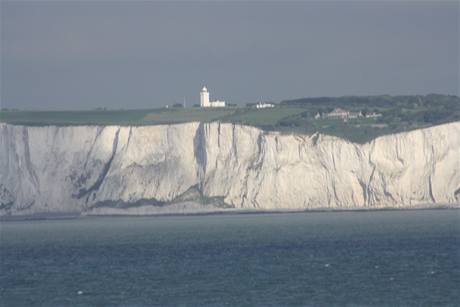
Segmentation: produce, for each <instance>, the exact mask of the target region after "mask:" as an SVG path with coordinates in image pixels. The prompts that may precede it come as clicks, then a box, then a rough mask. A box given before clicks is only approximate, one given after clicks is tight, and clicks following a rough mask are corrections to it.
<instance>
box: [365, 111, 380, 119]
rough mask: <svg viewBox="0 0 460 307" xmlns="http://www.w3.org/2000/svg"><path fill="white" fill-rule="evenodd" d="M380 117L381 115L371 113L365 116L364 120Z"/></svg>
mask: <svg viewBox="0 0 460 307" xmlns="http://www.w3.org/2000/svg"><path fill="white" fill-rule="evenodd" d="M380 116H382V114H381V113H376V112H372V113H368V114H366V116H365V117H366V118H377V117H380Z"/></svg>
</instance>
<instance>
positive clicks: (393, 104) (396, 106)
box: [0, 94, 460, 143]
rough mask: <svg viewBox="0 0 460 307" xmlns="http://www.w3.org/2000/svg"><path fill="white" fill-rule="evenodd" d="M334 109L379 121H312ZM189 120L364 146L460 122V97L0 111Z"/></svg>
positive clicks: (81, 118)
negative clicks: (258, 106) (392, 135)
mask: <svg viewBox="0 0 460 307" xmlns="http://www.w3.org/2000/svg"><path fill="white" fill-rule="evenodd" d="M337 107H340V108H342V109H345V110H347V111H350V112H362V113H363V114H364V115H366V114H370V113H378V114H381V116H380V117H377V118H366V117H364V116H363V117H359V118H354V119H348V120H346V121H344V120H342V119H331V118H319V119H315V115H316V114H318V113H320V114H327V113H329V112H330V111H332V110H333V109H334V108H337ZM190 121H202V122H212V121H221V122H231V123H239V124H245V125H251V126H256V127H259V128H262V129H264V130H268V131H281V132H285V133H291V132H298V133H315V132H321V133H325V134H330V135H335V136H339V137H343V138H346V139H349V140H351V141H354V142H360V143H363V142H367V141H369V140H372V139H374V138H375V137H378V136H380V135H385V134H390V133H397V132H401V131H408V130H413V129H418V128H424V127H429V126H433V125H438V124H443V123H448V122H454V121H460V98H459V97H457V96H449V95H434V94H432V95H426V96H419V95H417V96H387V95H384V96H349V97H320V98H303V99H296V100H286V101H282V102H281V103H280V104H279V105H278V106H277V107H275V108H272V109H260V110H257V109H251V108H243V107H231V108H223V109H200V108H169V109H165V108H162V109H145V110H116V111H115V110H92V111H7V110H3V111H1V112H0V122H6V123H12V124H25V125H84V124H97V125H155V124H172V123H183V122H190Z"/></svg>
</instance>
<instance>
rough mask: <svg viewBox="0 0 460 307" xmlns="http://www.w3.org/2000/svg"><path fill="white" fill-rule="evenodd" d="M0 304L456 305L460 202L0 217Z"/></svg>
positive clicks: (459, 280) (458, 298)
mask: <svg viewBox="0 0 460 307" xmlns="http://www.w3.org/2000/svg"><path fill="white" fill-rule="evenodd" d="M0 231H1V232H0V235H1V236H0V262H1V263H0V264H1V267H0V269H1V272H0V305H1V306H344V305H347V306H460V210H457V209H444V210H394V211H345V212H299V213H271V214H216V215H195V216H193V215H192V216H157V217H153V216H150V217H84V218H76V219H55V220H23V221H2V222H1V224H0Z"/></svg>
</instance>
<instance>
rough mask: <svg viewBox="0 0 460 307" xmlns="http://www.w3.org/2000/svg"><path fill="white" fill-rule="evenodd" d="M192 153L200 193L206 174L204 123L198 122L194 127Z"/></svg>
mask: <svg viewBox="0 0 460 307" xmlns="http://www.w3.org/2000/svg"><path fill="white" fill-rule="evenodd" d="M193 153H194V155H195V160H196V163H197V165H198V174H197V176H198V179H199V186H198V189H199V190H200V193H202V192H203V186H202V185H203V182H204V176H205V174H206V162H207V156H206V130H205V123H200V124H199V125H198V128H197V129H196V133H195V137H194V138H193Z"/></svg>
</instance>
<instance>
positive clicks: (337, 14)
mask: <svg viewBox="0 0 460 307" xmlns="http://www.w3.org/2000/svg"><path fill="white" fill-rule="evenodd" d="M1 60H2V62H1V105H2V106H3V107H10V108H11V107H15V108H28V109H32V108H33V109H88V108H94V107H98V106H101V107H109V108H142V107H156V106H162V105H164V104H170V103H173V102H176V101H177V102H182V100H183V97H184V96H185V97H186V100H187V103H188V104H189V105H191V104H193V103H198V99H199V90H200V88H201V87H202V86H203V85H204V84H205V85H207V86H208V88H209V90H210V92H211V99H219V98H221V99H225V100H227V102H230V103H245V102H250V101H256V100H258V99H260V98H262V99H268V100H274V101H279V100H282V99H289V98H299V97H311V96H341V95H360V94H426V93H433V92H434V93H443V94H455V95H458V94H459V2H458V1H450V2H440V1H436V2H426V1H424V2H414V1H412V2H395V1H391V2H388V1H387V2H375V1H361V2H349V1H339V2H322V3H320V2H306V1H305V2H290V3H284V2H283V3H282V2H251V3H247V2H219V3H211V2H175V3H166V2H134V3H133V2H128V1H126V2H121V1H120V2H110V1H100V2H95V1H84V2H68V1H66V2H42V1H29V2H26V1H13V2H6V1H2V2H1Z"/></svg>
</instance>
